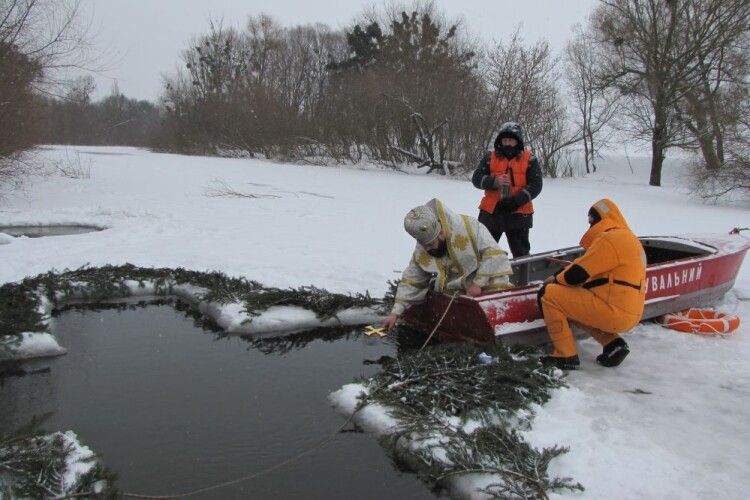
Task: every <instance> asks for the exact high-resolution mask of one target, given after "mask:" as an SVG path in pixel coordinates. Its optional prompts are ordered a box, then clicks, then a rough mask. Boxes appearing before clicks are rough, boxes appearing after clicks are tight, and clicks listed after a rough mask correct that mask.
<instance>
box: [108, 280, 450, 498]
mask: <svg viewBox="0 0 750 500" xmlns="http://www.w3.org/2000/svg"><path fill="white" fill-rule="evenodd" d="M457 295H458V291H456V292H454V293H453V296H452V297H451V300H450V301H449V302H448V305H447V306H445V311H443V315H442V316H440V319H439V320H438V322H437V324H436V325H435V328H433V329H432V332H430V335H429V336H428V337H427V340H425V342H424V344H422V347H420V348H419V351H418V352H421V351H422V350H423V349H424V348H425V347H426V346H427V344H428V343H429V342H430V340H431V339H432V337H433V335H435V332H436V331H437V329H438V328H439V327H440V325H441V324H442V323H443V319H445V315H446V314H448V309H450V307H451V304H453V301H454V300H455V299H456V296H457ZM384 386H385V385H381V386H379V387H376V388H375V390H374V391H372V392H371V393H370V395H372V394H375V393H376V392H378V391H380V390H381V389H383V387H384ZM362 408H364V405H361V406H360V407H359V408H357V409H355V410H354V411H353V412H352V414H351V415H349V417H348V418H347V419H346V420H345V421H344V423H343V424H341V425H340V426H339V427H338V428H337V429H336V430H335V431H333V432H332V433H331V434H330V435H328V436H326V438H325V439H323V440H322V441H320V442H319V443H317V444H316V445H314V446H312V447H310V448H308V449H306V450H303V451H301V452H300V453H297V454H296V455H294V456H292V457H290V458H288V459H286V460H284V461H283V462H279V463H277V464H274V465H272V466H270V467H268V468H266V469H263V470H261V471H259V472H255V473H253V474H248V475H246V476H242V477H240V478H237V479H232V480H230V481H225V482H223V483H218V484H214V485H211V486H206V487H205V488H200V489H198V490H193V491H188V492H186V493H179V494H169V495H144V494H141V493H125V492H123V493H121V495H122V496H123V497H124V498H140V499H147V500H168V499H173V498H185V497H190V496H193V495H198V494H199V493H206V492H208V491H213V490H218V489H220V488H225V487H227V486H231V485H233V484H238V483H241V482H244V481H249V480H251V479H256V478H258V477H260V476H263V475H265V474H268V473H269V472H272V471H275V470H277V469H280V468H282V467H284V466H286V465H289V464H291V463H293V462H296V461H297V460H299V459H300V458H302V457H304V456H305V455H309V454H310V453H312V452H313V451H315V450H317V449H318V448H322V447H323V446H325V445H326V444H328V443H329V442H330V441H332V440H333V439H334V438H335V437H336V436H337V435H338V434H339V433H341V431H343V430H344V428H345V427H346V426H347V425H349V423H350V422H351V421H352V420H353V419H354V416H355V415H356V414H357V413H358V412H359V411H360V410H361V409H362Z"/></svg>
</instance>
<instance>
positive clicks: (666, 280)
mask: <svg viewBox="0 0 750 500" xmlns="http://www.w3.org/2000/svg"><path fill="white" fill-rule="evenodd" d="M702 271H703V267H702V265H701V264H698V265H697V266H693V267H690V268H685V269H683V270H681V271H666V272H662V273H660V274H657V275H654V276H650V277H648V278H646V293H648V292H650V291H651V292H658V291H661V290H669V289H670V288H674V287H677V286H680V285H686V284H688V283H693V282H695V281H698V280H700V279H701V273H702Z"/></svg>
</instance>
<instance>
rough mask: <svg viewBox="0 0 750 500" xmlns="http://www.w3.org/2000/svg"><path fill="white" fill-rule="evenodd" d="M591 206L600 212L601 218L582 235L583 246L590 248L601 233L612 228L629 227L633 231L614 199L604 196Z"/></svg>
mask: <svg viewBox="0 0 750 500" xmlns="http://www.w3.org/2000/svg"><path fill="white" fill-rule="evenodd" d="M591 208H592V209H594V210H595V211H596V213H598V214H599V217H601V220H600V221H599V222H597V223H596V224H594V225H593V226H591V227H590V228H589V230H588V231H586V232H585V233H584V234H583V236H582V237H581V243H580V244H581V246H582V247H583V248H585V249H588V248H589V247H590V246H591V243H593V241H594V240H595V239H596V238H598V237H599V235H601V234H602V233H604V232H605V231H609V230H610V229H614V228H619V229H627V230H628V231H630V232H631V233H632V232H633V231H632V230H631V229H630V226H628V223H627V221H626V220H625V217H623V215H622V212H620V209H619V208H618V207H617V205H615V202H614V201H612V200H609V199H607V198H602V199H601V200H599V201H597V202H596V203H594V204H593V205H592V206H591Z"/></svg>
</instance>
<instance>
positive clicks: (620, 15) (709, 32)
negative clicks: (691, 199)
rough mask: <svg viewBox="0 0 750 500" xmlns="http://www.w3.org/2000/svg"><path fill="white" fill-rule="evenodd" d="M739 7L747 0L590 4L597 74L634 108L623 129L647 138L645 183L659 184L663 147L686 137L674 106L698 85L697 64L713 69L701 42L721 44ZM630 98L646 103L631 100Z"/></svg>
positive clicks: (701, 71)
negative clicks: (593, 6) (597, 49)
mask: <svg viewBox="0 0 750 500" xmlns="http://www.w3.org/2000/svg"><path fill="white" fill-rule="evenodd" d="M711 3H713V4H715V5H713V6H709V4H711ZM743 4H744V7H746V6H747V1H746V0H739V1H737V2H724V1H717V2H711V1H710V0H668V1H666V0H665V1H657V0H602V3H601V4H600V6H599V7H598V8H597V9H596V11H595V13H594V17H593V30H594V34H595V36H596V39H597V42H598V43H599V44H600V46H601V48H602V50H603V55H604V57H603V58H602V62H601V64H600V66H599V67H600V72H599V77H600V80H601V82H602V84H603V85H605V86H609V85H611V86H613V87H615V88H617V89H618V90H619V91H620V92H621V93H622V94H624V95H625V96H626V97H627V98H629V99H630V100H631V101H632V103H633V105H632V107H633V108H634V109H636V111H637V112H636V113H634V114H632V115H631V124H632V125H634V127H633V128H631V131H632V132H635V133H637V134H638V136H639V137H641V138H646V137H648V138H649V139H650V142H651V149H652V159H651V176H650V180H649V183H650V184H651V185H652V186H659V185H661V172H662V165H663V162H664V158H665V154H666V151H667V150H668V149H669V148H670V147H674V146H681V147H684V146H686V144H687V143H688V140H689V139H688V138H686V134H685V130H684V120H681V119H680V116H678V114H677V109H679V107H680V105H681V103H683V101H684V99H686V97H687V96H688V94H689V93H690V92H693V91H695V90H696V89H697V88H698V87H699V85H700V81H701V75H702V74H705V72H706V66H705V65H704V64H703V63H706V64H707V65H708V67H713V65H714V64H715V63H716V62H717V60H716V59H713V60H707V61H699V60H698V56H699V55H700V54H702V53H704V54H705V53H707V52H706V48H707V47H711V46H713V47H718V46H722V45H726V44H727V43H729V39H728V37H729V36H731V33H735V32H736V31H735V30H733V29H731V28H730V27H731V26H732V25H733V24H734V23H735V21H736V20H735V19H733V18H734V17H735V16H737V15H739V14H740V12H741V11H742V8H743ZM743 15H744V14H743ZM709 52H710V51H709ZM638 101H640V102H643V103H646V104H647V108H644V107H642V106H641V107H639V106H636V105H634V104H635V103H637V102H638ZM629 108H630V106H629ZM644 111H645V112H644Z"/></svg>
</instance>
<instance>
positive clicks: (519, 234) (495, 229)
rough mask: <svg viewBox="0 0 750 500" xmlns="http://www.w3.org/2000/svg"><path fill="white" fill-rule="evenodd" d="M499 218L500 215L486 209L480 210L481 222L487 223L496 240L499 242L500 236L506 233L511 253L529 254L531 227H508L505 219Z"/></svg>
mask: <svg viewBox="0 0 750 500" xmlns="http://www.w3.org/2000/svg"><path fill="white" fill-rule="evenodd" d="M498 219H499V218H498V217H496V216H493V215H490V214H489V213H487V212H485V211H484V210H480V211H479V222H481V223H482V224H484V225H485V227H486V228H487V229H488V230H489V231H490V234H491V235H492V237H493V238H494V239H495V241H497V242H498V243H499V242H500V237H501V236H502V235H503V233H505V236H506V237H507V238H508V246H509V247H510V253H511V254H513V257H514V258H515V257H523V256H524V255H529V252H530V251H531V243H529V228H527V227H524V228H514V229H507V228H506V224H505V223H504V221H502V220H498Z"/></svg>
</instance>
